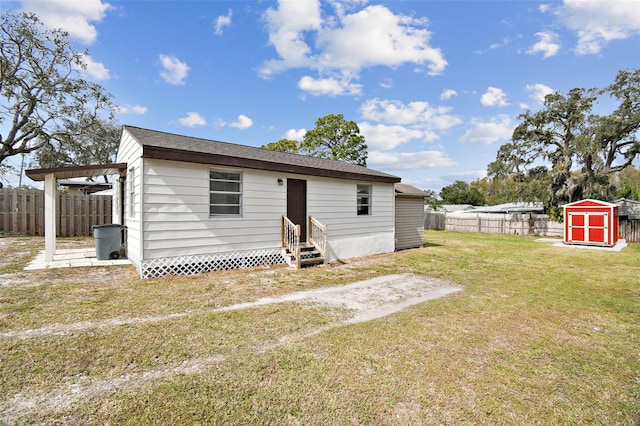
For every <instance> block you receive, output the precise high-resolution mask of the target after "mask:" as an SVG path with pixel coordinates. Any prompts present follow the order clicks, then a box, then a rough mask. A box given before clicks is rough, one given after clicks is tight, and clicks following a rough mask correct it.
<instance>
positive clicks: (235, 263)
mask: <svg viewBox="0 0 640 426" xmlns="http://www.w3.org/2000/svg"><path fill="white" fill-rule="evenodd" d="M281 263H285V260H284V257H283V256H282V252H281V249H279V248H272V249H257V250H243V251H233V252H224V253H216V254H201V255H192V256H177V257H163V258H159V259H147V260H143V261H142V266H141V267H140V268H139V269H140V274H141V275H142V278H156V277H162V276H164V275H195V274H200V273H202V272H209V271H216V270H222V269H246V268H255V267H257V266H264V265H276V264H281Z"/></svg>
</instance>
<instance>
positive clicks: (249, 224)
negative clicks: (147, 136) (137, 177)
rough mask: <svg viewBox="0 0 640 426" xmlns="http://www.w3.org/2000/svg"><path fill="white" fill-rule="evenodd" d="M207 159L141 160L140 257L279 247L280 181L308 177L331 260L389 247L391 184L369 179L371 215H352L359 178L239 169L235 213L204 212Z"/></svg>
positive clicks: (311, 211)
mask: <svg viewBox="0 0 640 426" xmlns="http://www.w3.org/2000/svg"><path fill="white" fill-rule="evenodd" d="M212 168H213V169H225V168H222V167H215V166H208V165H205V164H191V163H182V162H177V161H166V160H153V159H145V160H144V168H143V169H144V170H143V171H144V182H143V184H142V185H143V187H144V197H143V200H142V205H143V206H144V214H143V221H144V227H143V232H144V234H143V235H144V238H143V241H144V245H143V249H144V259H159V258H164V257H175V256H193V255H205V254H216V253H222V252H230V251H237V250H252V249H263V248H279V247H280V243H281V241H280V240H281V217H282V215H284V214H286V211H287V206H286V198H287V187H286V185H278V179H283V181H284V182H286V180H287V178H293V179H303V180H306V181H307V214H308V215H310V216H314V217H315V218H316V219H318V220H319V221H320V222H322V223H324V224H327V225H328V226H329V247H330V253H331V258H332V259H336V258H349V257H358V256H367V255H371V254H378V253H386V252H391V251H393V250H394V223H393V217H394V190H393V184H373V185H372V214H371V215H369V216H358V215H357V211H356V186H357V184H358V183H367V182H357V181H348V180H340V179H330V178H317V177H309V176H304V175H295V174H285V173H279V172H268V171H257V170H247V169H234V168H226V170H230V171H240V172H242V185H243V200H242V203H243V206H242V216H241V217H209V170H210V169H212Z"/></svg>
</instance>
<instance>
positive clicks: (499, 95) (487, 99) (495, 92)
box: [480, 87, 509, 107]
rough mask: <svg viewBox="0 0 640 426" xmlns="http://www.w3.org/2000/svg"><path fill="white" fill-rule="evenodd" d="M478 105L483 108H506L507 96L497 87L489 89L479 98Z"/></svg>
mask: <svg viewBox="0 0 640 426" xmlns="http://www.w3.org/2000/svg"><path fill="white" fill-rule="evenodd" d="M480 103H481V104H482V105H484V106H500V107H503V106H507V105H509V103H508V102H507V95H506V94H505V93H504V92H503V91H502V89H499V88H497V87H489V88H488V89H487V91H486V92H485V93H484V94H483V95H482V96H481V97H480Z"/></svg>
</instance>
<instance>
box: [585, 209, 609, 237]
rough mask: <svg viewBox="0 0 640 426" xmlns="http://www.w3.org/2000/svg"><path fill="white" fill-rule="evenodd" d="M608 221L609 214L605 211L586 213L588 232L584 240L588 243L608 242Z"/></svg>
mask: <svg viewBox="0 0 640 426" xmlns="http://www.w3.org/2000/svg"><path fill="white" fill-rule="evenodd" d="M608 221H609V215H608V214H607V213H589V214H588V215H587V222H588V227H587V229H588V234H587V240H586V241H588V242H590V243H598V244H609V238H608V236H609V232H608V229H607V228H608V227H607V223H608Z"/></svg>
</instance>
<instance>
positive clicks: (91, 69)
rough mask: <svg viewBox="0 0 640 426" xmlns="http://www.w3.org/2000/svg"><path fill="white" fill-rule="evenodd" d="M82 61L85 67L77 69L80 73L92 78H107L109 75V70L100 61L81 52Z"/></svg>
mask: <svg viewBox="0 0 640 426" xmlns="http://www.w3.org/2000/svg"><path fill="white" fill-rule="evenodd" d="M82 62H84V65H85V68H84V69H79V71H80V72H81V73H82V74H85V75H87V76H89V77H91V78H92V79H93V80H99V81H101V80H109V79H110V78H111V75H110V74H109V70H108V69H107V67H105V66H104V65H103V64H102V63H100V62H95V61H94V60H93V59H92V58H91V56H90V55H87V54H82Z"/></svg>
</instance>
